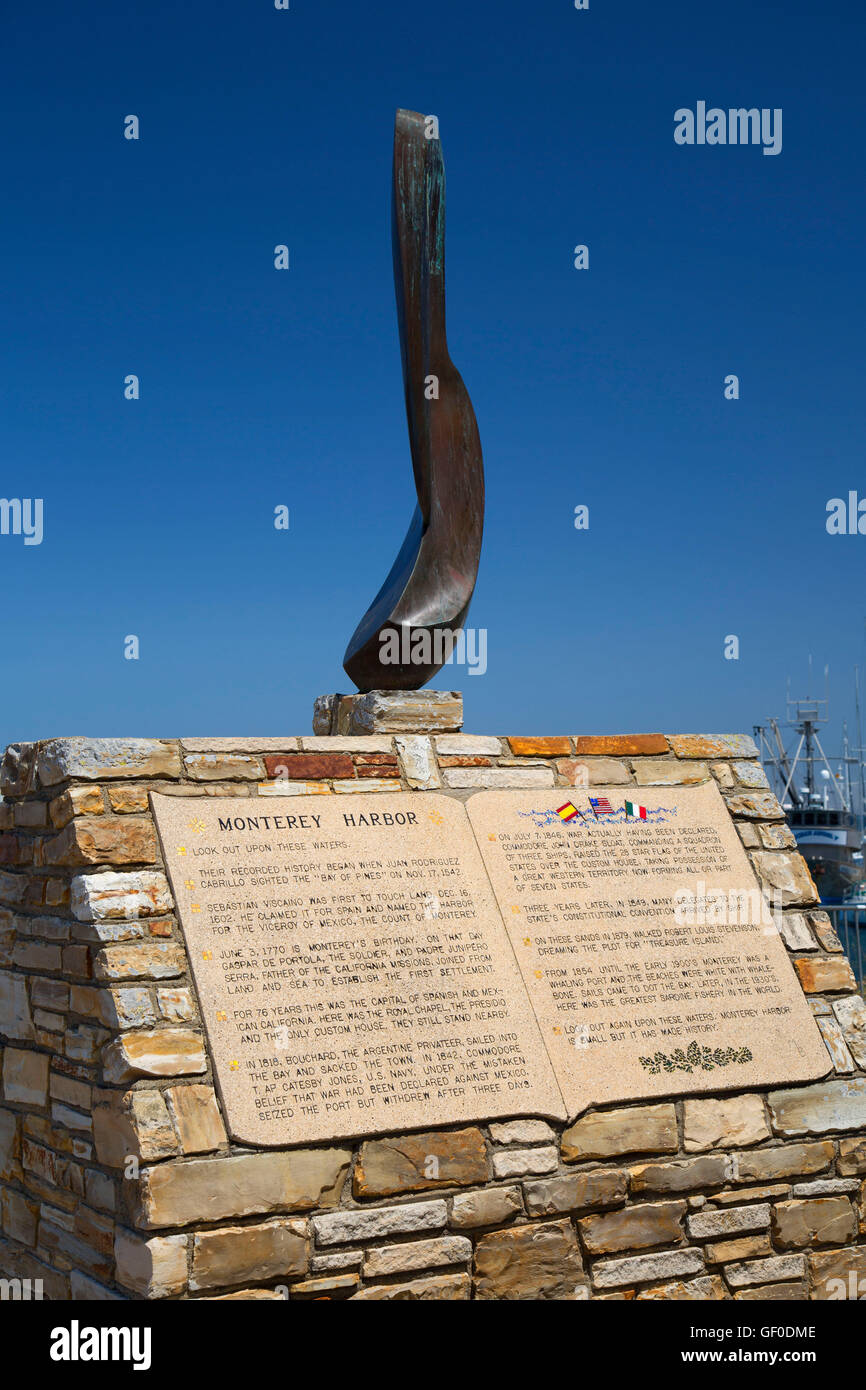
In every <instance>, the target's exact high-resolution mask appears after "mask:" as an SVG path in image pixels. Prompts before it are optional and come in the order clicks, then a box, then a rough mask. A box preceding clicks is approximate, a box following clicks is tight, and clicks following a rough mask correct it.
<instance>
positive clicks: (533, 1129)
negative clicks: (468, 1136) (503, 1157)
mask: <svg viewBox="0 0 866 1390" xmlns="http://www.w3.org/2000/svg"><path fill="white" fill-rule="evenodd" d="M490 1138H491V1139H492V1140H493V1142H494V1144H553V1143H555V1142H556V1130H555V1129H554V1128H553V1126H552V1125H549V1124H548V1123H547V1121H546V1120H506V1121H505V1122H504V1123H502V1124H498V1123H497V1124H492V1125H491V1126H490Z"/></svg>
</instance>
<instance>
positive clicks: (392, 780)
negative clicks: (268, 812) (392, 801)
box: [259, 777, 403, 792]
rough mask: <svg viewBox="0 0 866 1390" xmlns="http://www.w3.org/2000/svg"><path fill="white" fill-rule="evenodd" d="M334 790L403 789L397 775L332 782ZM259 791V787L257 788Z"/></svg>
mask: <svg viewBox="0 0 866 1390" xmlns="http://www.w3.org/2000/svg"><path fill="white" fill-rule="evenodd" d="M299 785H302V786H307V787H309V786H313V785H317V784H314V783H311V782H305V783H299ZM333 789H334V791H335V792H399V791H402V790H403V787H402V784H401V782H400V779H399V777H362V778H359V779H358V781H355V780H354V779H353V780H351V781H349V780H348V779H347V780H346V781H344V782H334V787H333ZM259 791H261V787H260V788H259Z"/></svg>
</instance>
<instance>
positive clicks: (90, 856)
mask: <svg viewBox="0 0 866 1390" xmlns="http://www.w3.org/2000/svg"><path fill="white" fill-rule="evenodd" d="M155 860H156V830H155V828H154V825H153V822H152V821H151V820H150V819H149V818H146V817H144V816H100V817H93V816H81V817H80V818H76V819H75V820H72V821H70V823H69V824H68V825H67V826H66V827H65V828H64V829H63V830H61V831H60V833H59V834H58V835H54V836H53V837H52V838H51V839H50V840H46V842H45V863H46V864H61V865H71V866H77V865H79V864H80V865H85V864H153V863H154V862H155Z"/></svg>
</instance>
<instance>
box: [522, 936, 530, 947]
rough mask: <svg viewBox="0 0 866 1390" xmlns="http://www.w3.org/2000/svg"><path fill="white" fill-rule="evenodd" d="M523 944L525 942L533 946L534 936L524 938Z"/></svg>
mask: <svg viewBox="0 0 866 1390" xmlns="http://www.w3.org/2000/svg"><path fill="white" fill-rule="evenodd" d="M523 944H524V946H531V945H532V937H531V936H525V937H524V938H523Z"/></svg>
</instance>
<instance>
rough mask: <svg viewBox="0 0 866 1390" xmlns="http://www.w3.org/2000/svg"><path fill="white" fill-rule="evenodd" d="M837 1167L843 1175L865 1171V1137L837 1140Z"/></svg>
mask: <svg viewBox="0 0 866 1390" xmlns="http://www.w3.org/2000/svg"><path fill="white" fill-rule="evenodd" d="M838 1169H839V1172H840V1173H842V1174H843V1175H845V1176H847V1175H849V1174H852V1173H866V1138H860V1137H857V1138H854V1139H840V1140H839V1162H838Z"/></svg>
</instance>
